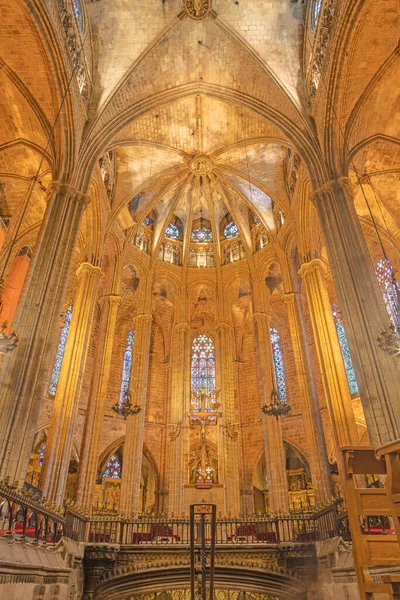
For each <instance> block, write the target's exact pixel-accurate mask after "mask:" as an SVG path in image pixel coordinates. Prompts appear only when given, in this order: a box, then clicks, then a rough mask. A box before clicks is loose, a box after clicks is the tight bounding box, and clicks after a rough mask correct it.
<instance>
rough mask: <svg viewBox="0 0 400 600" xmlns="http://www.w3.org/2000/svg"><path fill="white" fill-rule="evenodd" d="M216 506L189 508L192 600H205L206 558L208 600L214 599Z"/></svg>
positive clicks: (201, 505)
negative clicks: (208, 559)
mask: <svg viewBox="0 0 400 600" xmlns="http://www.w3.org/2000/svg"><path fill="white" fill-rule="evenodd" d="M216 515H217V506H216V505H215V504H206V503H203V504H192V505H191V506H190V592H191V599H192V600H207V558H208V554H209V556H210V561H209V570H208V573H209V585H208V591H209V595H208V598H209V600H213V598H214V569H215V533H216Z"/></svg>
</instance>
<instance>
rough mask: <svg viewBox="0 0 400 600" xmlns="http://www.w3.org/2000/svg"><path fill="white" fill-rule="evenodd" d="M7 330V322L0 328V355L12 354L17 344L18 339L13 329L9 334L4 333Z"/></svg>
mask: <svg viewBox="0 0 400 600" xmlns="http://www.w3.org/2000/svg"><path fill="white" fill-rule="evenodd" d="M6 328H7V321H4V323H3V324H2V325H1V327H0V354H7V352H12V351H13V350H14V349H15V348H16V347H17V344H18V342H19V337H18V334H17V332H16V331H15V329H13V330H12V331H11V333H9V334H7V335H6V333H5V330H6Z"/></svg>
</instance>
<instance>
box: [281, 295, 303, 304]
mask: <svg viewBox="0 0 400 600" xmlns="http://www.w3.org/2000/svg"><path fill="white" fill-rule="evenodd" d="M281 298H282V300H283V301H284V302H285V303H286V304H294V302H295V300H296V298H298V299H299V300H300V301H302V302H304V296H302V295H301V294H299V292H285V293H284V294H282V296H281Z"/></svg>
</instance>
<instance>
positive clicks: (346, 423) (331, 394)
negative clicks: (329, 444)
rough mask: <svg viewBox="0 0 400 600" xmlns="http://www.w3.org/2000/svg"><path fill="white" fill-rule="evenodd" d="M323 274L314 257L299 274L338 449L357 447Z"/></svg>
mask: <svg viewBox="0 0 400 600" xmlns="http://www.w3.org/2000/svg"><path fill="white" fill-rule="evenodd" d="M324 271H325V268H324V265H323V262H322V261H321V260H320V259H318V258H315V259H313V260H312V261H310V262H309V263H304V264H303V265H302V267H301V269H300V271H299V273H300V275H301V276H302V278H303V282H304V288H305V292H306V297H307V302H308V308H309V312H310V316H311V324H312V329H313V333H314V339H315V345H316V349H317V356H318V362H319V366H320V370H321V374H322V381H323V386H324V392H325V398H326V403H327V407H328V411H329V416H330V422H331V427H332V432H333V436H334V441H335V446H336V449H337V450H338V449H339V448H340V447H341V446H349V445H351V444H356V443H357V441H358V436H357V428H356V421H355V417H354V413H353V408H352V405H351V396H350V390H349V386H348V383H347V377H346V371H345V368H344V365H343V359H342V354H341V351H340V346H339V340H338V337H337V334H336V328H335V323H334V320H333V317H332V309H331V305H330V302H329V296H328V291H327V289H326V284H325V279H324Z"/></svg>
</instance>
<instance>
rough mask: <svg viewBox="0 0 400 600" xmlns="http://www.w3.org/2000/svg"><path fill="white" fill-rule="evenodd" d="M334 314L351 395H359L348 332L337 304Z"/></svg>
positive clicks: (333, 309)
mask: <svg viewBox="0 0 400 600" xmlns="http://www.w3.org/2000/svg"><path fill="white" fill-rule="evenodd" d="M332 314H333V318H334V319H335V325H336V333H337V336H338V338H339V345H340V350H341V352H342V357H343V363H344V368H345V370H346V375H347V381H348V384H349V388H350V394H358V385H357V379H356V374H355V372H354V367H353V363H352V361H351V356H350V350H349V345H348V343H347V337H346V332H345V330H344V325H343V322H342V317H341V313H340V309H339V307H338V306H337V305H336V304H332Z"/></svg>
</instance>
